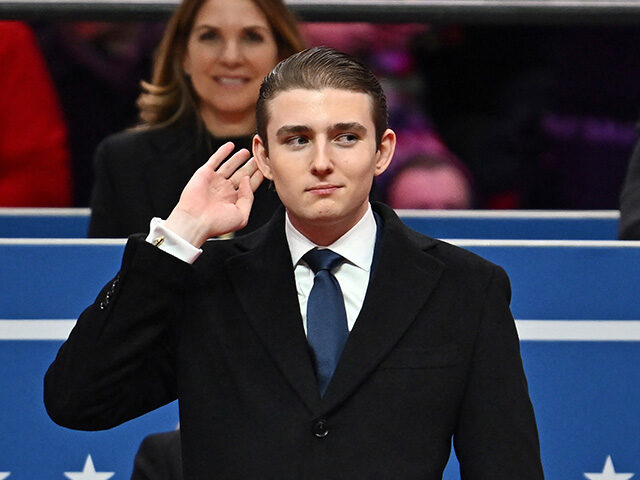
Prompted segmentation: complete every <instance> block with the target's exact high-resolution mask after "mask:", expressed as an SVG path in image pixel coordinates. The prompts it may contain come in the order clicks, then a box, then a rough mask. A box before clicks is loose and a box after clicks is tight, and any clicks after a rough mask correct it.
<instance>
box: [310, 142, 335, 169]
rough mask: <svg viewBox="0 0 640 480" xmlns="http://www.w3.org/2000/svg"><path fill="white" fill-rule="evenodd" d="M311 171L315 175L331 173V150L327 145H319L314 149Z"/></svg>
mask: <svg viewBox="0 0 640 480" xmlns="http://www.w3.org/2000/svg"><path fill="white" fill-rule="evenodd" d="M311 169H312V171H313V172H314V173H316V174H327V173H330V172H332V171H333V161H332V159H331V149H330V147H329V145H328V144H323V143H320V144H318V145H317V148H316V149H315V152H314V156H313V160H312V163H311Z"/></svg>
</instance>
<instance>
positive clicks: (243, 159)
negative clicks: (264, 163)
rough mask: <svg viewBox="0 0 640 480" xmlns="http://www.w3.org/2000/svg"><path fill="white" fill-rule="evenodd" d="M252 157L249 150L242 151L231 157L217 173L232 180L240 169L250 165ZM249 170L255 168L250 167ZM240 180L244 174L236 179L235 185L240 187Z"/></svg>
mask: <svg viewBox="0 0 640 480" xmlns="http://www.w3.org/2000/svg"><path fill="white" fill-rule="evenodd" d="M250 155H251V154H250V153H249V151H248V150H247V149H245V148H243V149H240V150H238V151H237V152H236V153H234V154H233V155H231V157H229V160H227V161H226V162H224V163H223V164H222V165H220V166H219V167H218V168H217V170H216V172H217V173H219V174H220V175H222V176H223V177H224V178H229V179H231V177H232V176H233V175H234V173H235V172H236V171H237V170H238V169H240V167H243V166H245V164H246V163H248V162H247V160H248V159H249V157H250ZM248 168H249V170H250V169H251V168H255V167H251V166H250V167H248ZM249 174H250V173H249ZM244 175H247V174H246V173H245V174H244ZM240 178H242V174H241V175H240V177H236V181H235V182H234V185H238V183H239V182H240Z"/></svg>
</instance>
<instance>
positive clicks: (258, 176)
mask: <svg viewBox="0 0 640 480" xmlns="http://www.w3.org/2000/svg"><path fill="white" fill-rule="evenodd" d="M263 180H264V175H262V172H261V171H260V170H258V169H257V168H256V171H255V172H253V174H252V175H251V176H250V177H249V184H250V185H251V190H252V191H253V192H255V191H256V190H257V189H258V187H259V186H260V184H261V183H262V181H263Z"/></svg>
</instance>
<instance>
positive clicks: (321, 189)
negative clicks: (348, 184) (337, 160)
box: [307, 183, 341, 195]
mask: <svg viewBox="0 0 640 480" xmlns="http://www.w3.org/2000/svg"><path fill="white" fill-rule="evenodd" d="M339 188H341V186H340V185H333V184H329V183H325V184H322V185H314V186H313V187H309V188H307V192H309V193H313V194H315V195H328V194H330V193H333V192H335V191H336V190H338V189H339Z"/></svg>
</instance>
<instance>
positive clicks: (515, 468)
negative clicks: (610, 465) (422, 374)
mask: <svg viewBox="0 0 640 480" xmlns="http://www.w3.org/2000/svg"><path fill="white" fill-rule="evenodd" d="M510 297H511V288H510V284H509V279H508V277H507V275H506V273H505V272H504V270H502V268H500V267H495V269H494V271H493V274H492V277H491V279H490V280H489V282H488V285H487V288H486V294H485V301H484V307H483V311H482V313H481V319H480V324H479V328H478V331H477V335H476V340H475V345H474V351H473V358H472V362H471V367H470V371H469V377H468V380H467V386H466V390H465V394H464V399H463V402H462V406H461V411H460V416H459V421H458V425H457V428H456V432H455V435H454V446H455V449H456V455H457V457H458V459H459V461H460V473H461V478H462V480H512V479H514V478H517V479H519V480H539V479H542V478H544V476H543V473H542V465H541V461H540V445H539V440H538V432H537V428H536V421H535V417H534V413H533V407H532V405H531V401H530V399H529V393H528V387H527V381H526V378H525V374H524V370H523V367H522V360H521V357H520V346H519V340H518V335H517V332H516V328H515V322H514V320H513V317H512V315H511V312H510V309H509V302H510Z"/></svg>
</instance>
